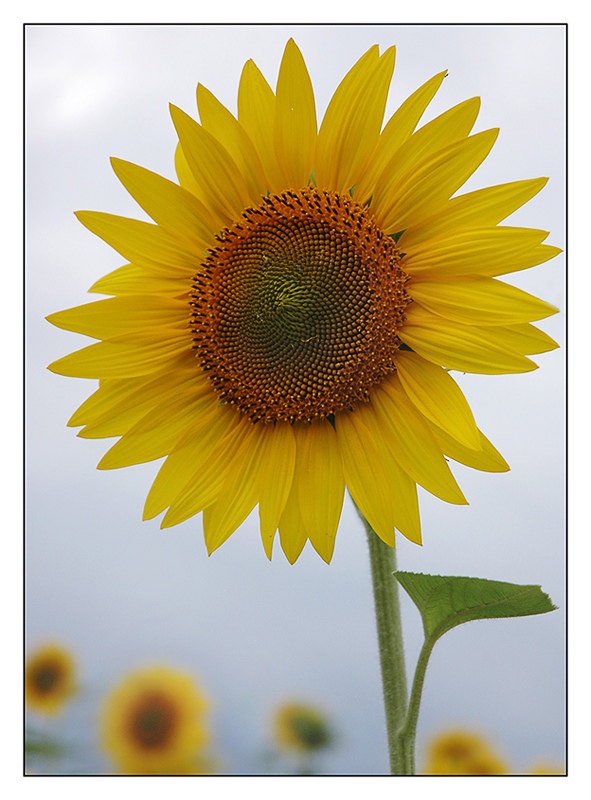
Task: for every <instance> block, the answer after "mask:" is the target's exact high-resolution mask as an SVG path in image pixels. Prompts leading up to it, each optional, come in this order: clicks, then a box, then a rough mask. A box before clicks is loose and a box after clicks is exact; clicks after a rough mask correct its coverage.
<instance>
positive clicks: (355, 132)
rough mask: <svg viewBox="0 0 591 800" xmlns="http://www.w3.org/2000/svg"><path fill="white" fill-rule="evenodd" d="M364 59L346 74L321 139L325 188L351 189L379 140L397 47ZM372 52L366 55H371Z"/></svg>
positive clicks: (319, 177) (321, 177) (318, 168)
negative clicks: (377, 57) (378, 55)
mask: <svg viewBox="0 0 591 800" xmlns="http://www.w3.org/2000/svg"><path fill="white" fill-rule="evenodd" d="M368 52H369V53H371V54H372V55H371V57H367V58H366V59H365V60H364V59H361V60H360V62H361V66H359V64H360V62H357V64H356V65H355V67H353V69H352V70H351V71H350V72H349V74H348V75H347V76H346V77H345V79H344V80H343V82H342V83H341V85H340V86H339V88H338V89H337V92H338V93H339V97H338V100H337V99H336V93H335V102H334V103H331V106H329V109H330V112H331V113H330V114H329V112H328V111H327V114H326V115H325V118H324V120H323V123H322V127H321V135H320V134H319V139H318V151H317V153H318V155H317V163H316V178H317V181H318V185H319V186H320V187H321V188H329V189H333V190H336V191H340V192H347V191H349V189H350V188H351V187H352V186H353V185H354V184H356V182H357V180H358V179H359V178H360V177H361V176H363V175H364V173H365V170H366V167H367V164H368V162H369V159H370V156H371V155H372V153H373V152H374V150H375V147H376V145H377V142H378V137H379V134H380V130H381V128H382V122H383V119H384V111H385V109H386V100H387V97H388V90H389V88H390V82H391V80H392V73H393V71H394V62H395V58H396V48H394V47H390V48H388V50H386V52H385V53H384V54H383V55H382V56H381V57H380V58H379V60H376V59H375V56H374V51H373V49H372V50H370V51H368ZM367 55H368V54H366V56H367Z"/></svg>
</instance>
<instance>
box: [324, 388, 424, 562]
mask: <svg viewBox="0 0 591 800" xmlns="http://www.w3.org/2000/svg"><path fill="white" fill-rule="evenodd" d="M335 427H336V433H337V441H338V445H339V450H340V452H341V457H342V459H343V472H344V475H345V481H346V484H347V488H348V489H349V492H350V494H351V497H352V498H353V500H354V502H355V504H356V505H357V507H358V508H359V510H360V511H361V513H362V514H363V516H364V517H365V519H366V520H367V521H368V523H369V524H370V525H371V527H372V529H373V530H374V531H375V532H376V533H377V535H378V536H379V537H380V539H382V540H383V541H384V542H386V544H389V545H391V546H392V547H393V546H394V528H395V527H396V528H398V530H399V531H400V532H401V533H403V534H404V535H405V536H406V537H407V538H408V539H410V540H411V541H413V542H416V543H420V541H421V528H420V519H419V509H418V501H417V492H416V484H415V482H414V481H413V480H412V479H411V478H410V477H409V476H408V475H407V473H406V472H405V471H404V470H403V469H402V468H401V467H400V466H399V464H398V463H397V461H396V460H395V459H394V457H393V456H392V454H391V453H390V451H389V450H388V449H387V447H386V446H385V444H384V441H383V438H384V437H383V432H382V431H380V430H379V429H378V427H377V424H376V419H375V415H374V412H373V410H372V409H371V408H370V406H369V405H367V404H364V405H360V406H358V408H356V409H355V411H352V412H348V411H342V412H341V413H340V414H338V416H337V417H336V421H335Z"/></svg>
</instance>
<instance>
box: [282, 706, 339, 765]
mask: <svg viewBox="0 0 591 800" xmlns="http://www.w3.org/2000/svg"><path fill="white" fill-rule="evenodd" d="M273 735H274V739H275V741H276V742H277V745H278V746H279V747H280V748H281V749H285V750H288V751H289V750H291V751H294V752H299V753H313V752H315V751H317V750H322V749H325V748H327V747H330V745H331V744H332V743H333V741H334V735H333V731H332V729H331V726H330V723H329V721H328V719H327V717H326V716H325V714H323V713H322V712H321V711H320V710H319V709H318V708H316V706H312V705H310V704H307V703H300V702H292V703H284V704H283V705H281V706H280V707H279V708H278V709H277V710H276V712H275V714H274V717H273Z"/></svg>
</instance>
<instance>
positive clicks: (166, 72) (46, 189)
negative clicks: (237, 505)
mask: <svg viewBox="0 0 591 800" xmlns="http://www.w3.org/2000/svg"><path fill="white" fill-rule="evenodd" d="M290 36H293V38H294V39H295V40H296V42H297V43H298V45H299V47H300V49H301V50H302V52H303V55H304V57H305V59H306V62H307V65H308V68H309V71H310V75H311V78H312V81H313V84H314V89H315V93H316V99H317V109H318V115H319V117H320V116H321V114H322V112H323V111H324V109H325V107H326V104H327V102H328V100H329V99H330V96H331V94H332V92H333V91H334V89H335V88H336V85H337V84H338V82H339V80H340V79H341V78H342V76H343V75H344V74H345V72H346V71H347V69H348V68H349V67H350V66H351V64H352V63H353V62H354V61H356V60H357V59H358V58H359V56H360V55H361V54H362V53H363V52H365V50H367V49H368V47H370V46H371V45H372V44H374V43H378V44H379V45H380V47H381V48H382V49H383V48H386V47H388V46H390V45H392V44H396V45H397V63H396V69H395V73H394V80H393V85H392V90H391V93H390V101H389V105H388V114H390V113H392V111H393V110H395V109H396V108H397V107H398V105H399V104H400V102H401V101H402V100H403V99H404V98H405V97H406V96H407V95H408V94H409V93H410V92H411V91H413V90H414V89H415V88H417V87H418V86H419V85H420V84H422V83H423V82H424V81H425V80H427V79H428V78H429V77H431V76H432V75H434V74H436V73H437V72H440V71H441V70H443V69H447V70H448V71H449V75H448V77H447V79H446V80H445V81H444V83H443V86H442V88H441V90H440V92H439V93H438V95H437V97H436V98H435V100H434V101H433V103H432V104H431V106H430V108H429V110H428V113H427V117H426V119H427V118H430V117H432V116H435V115H436V114H438V113H440V112H441V111H443V110H445V109H446V108H449V107H450V106H452V105H454V104H456V103H458V102H460V101H461V100H464V99H466V98H468V97H471V96H474V95H480V97H481V98H482V111H481V114H480V117H479V120H478V122H477V130H484V129H486V128H489V127H493V126H499V127H500V129H501V134H500V137H499V140H498V142H497V144H496V146H495V148H494V149H493V151H492V154H491V156H489V158H488V159H487V161H486V162H485V163H484V164H483V166H482V167H481V168H480V169H479V170H478V172H477V173H476V175H475V176H473V178H472V179H471V180H470V182H469V184H468V185H467V188H468V189H471V188H478V187H480V186H486V185H490V184H496V183H501V182H504V181H510V180H516V179H522V178H530V177H537V176H540V175H545V176H549V178H550V181H549V183H548V185H547V187H546V188H545V189H544V190H543V192H542V193H541V194H540V195H538V196H537V197H536V198H535V199H534V200H533V201H532V202H530V203H529V204H528V205H527V206H526V207H525V208H523V209H521V210H520V211H519V212H517V213H516V214H515V215H514V216H513V218H512V219H511V222H512V223H514V224H518V225H531V226H532V227H536V228H543V229H546V230H549V231H550V232H551V233H550V237H549V239H548V242H549V243H552V244H555V245H557V246H559V247H563V246H564V31H563V29H562V28H561V27H559V26H437V25H434V26H395V25H394V26H248V27H245V26H223V27H216V26H207V27H204V26H185V27H183V26H172V27H158V26H155V27H152V26H32V27H29V29H28V31H27V37H26V65H27V94H26V103H27V109H26V111H27V117H26V120H27V131H26V134H27V136H26V141H27V154H26V155H27V176H26V177H27V185H26V189H27V205H26V209H27V272H26V276H27V309H26V311H27V322H28V329H27V380H28V384H27V391H28V398H27V417H28V418H27V441H28V448H27V531H28V549H27V565H26V578H27V592H28V595H27V597H28V604H27V627H26V634H27V641H28V642H29V643H30V645H31V646H34V645H35V644H36V643H37V642H39V641H41V640H43V639H44V638H46V637H51V638H55V639H57V640H59V641H62V642H63V643H64V644H65V645H66V646H68V647H70V648H71V649H72V651H73V652H74V654H75V655H76V657H77V658H78V660H79V664H80V671H81V680H82V683H83V685H84V690H85V691H84V693H83V695H82V696H81V698H80V702H79V704H78V706H77V708H75V709H73V710H72V711H71V712H70V713H69V715H67V716H66V718H65V719H64V721H63V722H62V723H61V725H62V726H63V732H64V735H74V733H75V735H76V736H82V737H83V740H84V741H88V745H89V748H90V749H91V752H90V755H89V756H88V758H86V761H85V767H86V768H87V769H89V770H90V771H99V770H101V769H103V768H104V767H105V765H106V762H105V761H104V760H103V758H102V757H101V755H100V754H99V753H98V751H95V750H94V749H92V748H93V737H94V730H93V729H92V727H91V728H89V727H88V726H87V725H86V726H85V720H92V716H93V714H94V713H95V707H96V702H97V700H98V699H100V697H101V696H102V695H103V694H104V693H105V691H108V689H109V688H110V687H111V686H112V685H113V683H114V682H116V681H118V680H119V679H120V678H121V677H122V675H123V674H124V673H125V672H127V671H130V670H132V669H135V668H138V667H141V666H143V665H145V664H147V663H150V662H152V661H153V660H158V661H162V662H165V663H168V664H170V665H171V666H178V667H179V668H182V669H189V670H191V671H193V672H194V673H195V674H196V675H197V676H198V677H199V679H200V681H201V683H202V685H203V687H204V688H205V690H206V691H207V692H208V693H209V694H210V696H211V697H212V699H213V700H214V702H215V710H214V713H213V720H212V721H213V726H214V731H215V739H214V742H215V746H216V750H217V752H218V753H219V755H220V757H221V758H222V760H223V761H224V763H225V764H226V767H227V769H228V771H230V772H249V771H250V772H256V771H258V770H259V769H260V762H257V758H258V756H259V754H260V752H261V750H262V749H263V748H264V746H265V745H266V744H267V741H268V740H267V738H266V737H267V727H266V726H267V719H268V715H269V712H270V710H271V709H272V707H273V706H274V704H275V703H276V702H278V701H281V700H283V699H285V698H287V697H293V696H296V697H301V698H305V699H307V700H310V701H312V702H318V703H319V704H320V705H321V706H322V707H324V708H326V709H327V711H328V712H329V713H330V715H331V717H332V718H333V720H334V722H335V725H336V726H337V728H338V729H339V731H340V737H339V742H338V747H336V748H335V749H334V751H333V752H332V753H331V754H330V755H327V757H326V758H325V759H324V765H325V767H326V770H327V771H328V772H333V773H362V774H373V773H383V772H386V771H387V751H386V743H385V734H384V728H383V721H382V713H383V712H382V706H381V685H380V679H379V666H378V660H377V648H376V643H375V624H374V619H373V608H372V596H371V585H370V576H369V568H368V564H367V553H366V543H365V540H364V534H363V531H362V528H361V525H360V523H359V521H358V519H357V517H356V515H355V513H354V511H353V510H352V508H351V506H350V505H348V506H347V507H346V509H345V511H344V513H343V517H342V520H341V525H340V529H339V533H338V537H337V544H336V549H335V555H334V558H333V561H332V563H331V564H330V565H328V566H327V565H326V564H324V562H322V561H321V559H320V558H319V557H318V556H317V555H316V554H315V552H314V551H313V550H312V549H311V548H310V547H307V548H306V549H305V551H304V553H303V554H302V556H301V558H300V559H299V561H298V562H297V563H296V564H295V565H294V566H290V565H289V564H288V563H287V561H286V560H285V558H284V557H283V555H282V553H281V552H280V549H279V547H276V553H275V556H274V558H273V561H272V562H268V561H267V559H266V557H265V555H264V552H263V548H262V545H261V543H260V538H259V534H258V530H257V517H256V514H254V515H252V516H251V517H250V518H249V519H248V520H247V521H246V522H245V524H244V525H243V526H242V528H241V529H240V530H239V531H238V532H236V533H235V534H234V535H233V536H232V537H231V538H230V539H229V540H228V542H226V543H225V544H224V545H223V546H222V548H221V549H220V550H218V551H216V552H215V553H214V554H213V556H212V557H211V558H208V556H207V554H206V551H205V547H204V543H203V535H202V526H201V519H200V517H197V518H193V519H191V520H188V521H187V522H185V523H183V524H182V525H179V526H177V527H175V528H172V529H168V530H166V531H161V530H160V529H159V520H152V521H150V522H145V523H142V522H141V513H142V508H143V503H144V499H145V496H146V493H147V491H148V489H149V486H150V484H151V481H152V480H153V477H154V476H155V474H156V472H157V469H158V466H159V465H158V463H151V464H145V465H141V466H137V467H132V468H128V469H125V470H115V471H108V472H103V471H97V470H96V469H95V466H96V463H97V462H98V461H99V459H100V457H101V456H102V454H103V453H104V452H105V450H106V449H107V447H108V443H107V442H105V441H104V440H89V439H78V438H77V437H76V435H75V430H74V429H70V428H66V422H67V420H68V418H69V417H70V415H71V414H72V412H73V411H74V410H75V409H76V408H77V407H78V405H80V403H81V402H82V401H83V400H84V399H85V398H86V397H87V396H88V395H89V394H90V393H91V392H92V391H93V389H94V383H93V382H91V381H83V380H73V379H70V378H64V377H60V376H57V375H54V374H52V373H50V372H48V371H47V370H46V366H47V364H49V363H50V362H51V361H54V360H55V359H57V358H59V357H60V356H62V355H65V354H66V353H68V352H71V351H72V350H74V349H78V348H79V347H82V346H84V345H85V344H87V343H88V340H86V339H84V338H83V337H80V336H77V335H75V334H70V333H67V332H65V331H61V330H58V329H56V328H54V327H52V326H51V325H49V324H48V323H47V322H45V321H44V317H45V316H46V315H47V314H49V313H51V312H53V311H57V310H60V309H62V308H67V307H70V306H74V305H79V304H81V303H84V302H86V301H87V300H90V299H93V298H94V297H96V296H89V295H87V294H86V291H87V289H88V287H89V286H90V285H91V284H92V283H93V282H94V281H95V280H97V279H98V278H99V277H100V276H101V275H103V274H105V273H106V272H108V271H110V270H112V269H114V268H116V267H117V266H120V265H121V264H122V263H123V261H122V259H121V257H119V256H118V255H117V254H116V253H115V252H114V251H113V250H111V249H110V248H109V247H108V246H107V245H105V244H104V243H103V242H102V241H101V240H99V239H98V238H96V237H94V236H93V235H92V234H90V233H89V232H88V231H87V230H86V229H85V228H83V227H82V225H80V224H79V223H78V222H77V221H76V219H75V218H74V215H73V213H72V212H73V211H76V210H79V209H93V210H101V211H108V212H110V213H117V214H123V215H127V216H135V217H138V218H144V217H143V214H142V212H141V211H140V209H139V208H137V206H136V205H135V203H134V202H133V200H132V199H131V198H130V197H129V196H128V195H127V194H126V192H125V190H124V189H123V188H122V186H121V185H120V183H119V182H118V180H117V178H116V177H115V175H114V173H113V172H112V170H111V168H110V165H109V157H110V156H117V157H119V158H123V159H127V160H129V161H132V162H135V163H138V164H140V165H142V166H145V167H147V168H149V169H151V170H154V171H156V172H159V173H161V174H163V175H166V176H167V177H169V178H174V170H173V152H174V145H175V135H174V129H173V126H172V123H171V121H170V117H169V115H168V103H169V102H172V103H174V104H175V105H177V106H180V107H181V108H183V109H184V110H185V111H187V112H188V113H190V114H193V115H195V114H196V108H195V87H196V85H197V83H198V82H200V83H203V84H204V85H205V86H206V87H207V88H208V89H210V90H211V91H212V92H213V93H214V94H215V95H216V96H217V97H218V98H219V99H220V100H221V101H222V102H223V103H224V104H225V105H227V106H228V108H230V110H232V111H233V112H235V110H236V93H237V86H238V79H239V76H240V72H241V69H242V65H243V64H244V62H245V61H246V60H247V59H248V58H253V59H254V60H255V62H256V63H257V64H258V66H259V67H260V68H261V69H262V71H263V73H264V74H265V75H266V77H267V79H268V80H269V82H270V83H272V84H273V85H274V82H275V80H276V77H277V70H278V66H279V62H280V58H281V54H282V51H283V48H284V46H285V43H286V41H287V39H288V38H289V37H290ZM462 191H463V190H462ZM511 280H512V281H513V282H514V283H515V284H516V285H519V286H521V287H522V288H524V289H526V290H527V291H530V292H532V293H534V294H537V295H539V296H541V297H543V298H544V299H545V300H548V301H549V302H551V303H553V304H555V305H556V306H558V307H559V308H564V261H563V257H562V256H559V257H558V258H556V259H554V260H552V261H550V262H548V263H546V264H544V265H541V266H540V267H537V268H535V269H533V270H530V271H528V272H526V273H518V274H516V275H515V276H514V277H513V278H511ZM540 327H542V328H543V329H544V330H545V331H547V332H548V333H549V334H550V335H551V336H553V337H554V338H555V339H556V340H557V341H559V342H560V343H561V344H563V343H564V335H563V329H564V315H563V314H560V315H556V316H555V317H552V318H550V319H549V320H545V321H543V322H542V323H540ZM534 360H536V362H537V363H538V364H539V365H540V369H539V370H536V371H535V372H531V373H528V374H524V375H508V376H474V375H466V376H462V375H460V376H457V379H458V382H459V383H460V385H461V386H462V388H463V389H464V391H465V393H466V395H467V397H468V400H469V401H470V403H471V405H472V408H473V409H474V412H475V415H476V419H477V422H478V423H479V426H480V427H481V428H482V429H483V431H484V432H485V433H486V435H487V436H488V437H489V438H490V439H491V440H492V441H493V443H494V444H495V445H496V446H497V447H498V449H499V450H500V451H501V452H502V453H503V455H504V456H505V458H506V459H507V460H508V462H509V464H510V465H511V468H512V469H511V472H509V473H506V474H500V475H494V474H489V473H482V472H476V471H471V470H469V469H467V468H463V467H460V466H458V467H457V468H456V467H454V473H455V475H456V476H457V477H458V480H459V483H460V485H461V487H462V489H463V490H464V493H465V494H466V497H467V498H468V500H469V502H470V506H468V507H464V506H451V505H447V504H445V503H443V502H441V501H439V500H437V499H436V498H433V497H432V496H430V495H428V494H427V493H426V492H423V491H422V490H421V495H420V498H421V499H420V502H421V512H422V522H423V535H424V546H423V547H422V548H419V547H417V546H415V545H412V544H411V543H409V542H407V541H406V540H404V539H403V538H400V539H399V547H398V556H399V566H400V568H401V569H405V570H410V571H420V572H425V573H438V574H459V575H474V576H478V577H484V578H494V579H499V580H507V581H511V582H515V583H527V584H529V583H535V584H541V585H542V588H543V589H544V590H545V591H547V592H548V593H549V594H550V596H551V597H552V599H553V600H554V602H555V603H556V604H557V605H559V606H560V610H559V611H556V612H553V613H552V614H548V615H544V616H540V617H533V618H524V619H516V620H494V621H486V622H478V623H473V624H471V625H466V626H462V627H460V628H458V629H456V630H454V631H452V632H451V633H449V634H448V635H447V636H446V637H444V639H443V640H442V641H441V642H440V643H439V644H438V645H437V646H436V648H435V651H434V654H433V657H432V661H431V665H430V668H429V671H428V674H427V680H426V687H425V694H424V699H423V706H422V711H421V718H420V722H419V752H420V749H421V747H422V745H423V743H424V742H425V741H426V739H428V738H429V737H430V736H431V735H433V733H435V732H436V731H438V730H439V729H440V728H442V727H444V726H448V725H451V724H462V725H465V726H469V727H473V728H475V729H478V730H481V731H483V732H484V733H487V734H489V735H490V736H491V737H492V738H493V739H494V740H495V742H496V743H497V744H498V747H499V749H500V750H501V752H502V753H503V754H504V755H506V756H507V759H508V760H509V761H510V763H511V764H512V765H513V766H514V768H515V769H518V770H519V769H525V768H527V766H528V765H530V764H531V763H532V762H533V761H536V760H539V759H542V758H547V759H553V760H555V761H558V762H561V761H563V760H564V754H563V748H564V731H563V719H564V703H563V695H564V641H563V639H564V402H563V401H564V351H563V349H561V350H558V351H554V352H552V353H547V354H544V355H541V356H536V357H534ZM404 613H405V620H404V622H405V637H406V641H407V651H408V652H407V654H408V660H409V666H410V667H412V666H413V661H414V659H415V658H416V654H417V651H418V648H419V646H420V643H421V629H420V620H419V618H418V615H417V614H416V612H415V611H414V609H413V608H412V607H411V605H410V603H409V602H407V601H406V599H405V600H404Z"/></svg>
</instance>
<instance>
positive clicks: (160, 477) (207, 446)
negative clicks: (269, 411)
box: [144, 406, 242, 519]
mask: <svg viewBox="0 0 591 800" xmlns="http://www.w3.org/2000/svg"><path fill="white" fill-rule="evenodd" d="M241 421H242V420H241V419H240V417H239V416H238V414H236V412H235V411H234V409H230V408H228V407H227V406H220V407H219V408H216V409H215V411H213V412H211V413H210V414H209V415H207V416H203V417H200V418H196V419H195V420H194V421H193V425H192V427H191V429H190V430H188V431H187V432H186V433H185V434H184V436H183V437H182V438H181V439H180V440H179V441H178V442H177V444H176V446H175V447H174V448H173V450H172V452H171V453H170V455H169V456H168V458H167V459H166V460H165V461H164V463H163V464H162V466H161V467H160V471H159V472H158V474H157V475H156V479H155V480H154V483H153V484H152V487H151V489H150V491H149V493H148V497H147V499H146V504H145V507H144V519H152V517H155V516H156V515H157V514H160V512H162V511H164V509H165V508H167V507H168V506H170V505H171V504H172V503H173V502H174V501H175V500H176V498H177V497H178V496H179V494H180V493H181V492H182V491H183V490H185V489H186V488H187V487H189V488H190V487H191V485H192V483H193V481H194V480H195V477H196V476H198V475H199V474H200V473H201V469H202V465H203V464H204V463H205V462H206V461H208V460H211V455H212V453H213V452H215V451H216V449H217V448H218V447H219V445H220V442H221V441H222V440H223V439H224V438H225V437H226V436H227V435H228V434H229V433H230V432H231V431H233V430H234V429H236V428H237V427H238V425H239V423H240V422H241ZM214 460H215V459H214Z"/></svg>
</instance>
